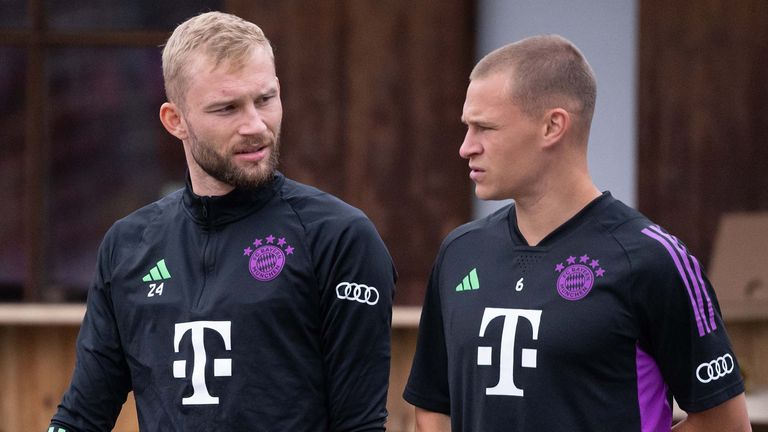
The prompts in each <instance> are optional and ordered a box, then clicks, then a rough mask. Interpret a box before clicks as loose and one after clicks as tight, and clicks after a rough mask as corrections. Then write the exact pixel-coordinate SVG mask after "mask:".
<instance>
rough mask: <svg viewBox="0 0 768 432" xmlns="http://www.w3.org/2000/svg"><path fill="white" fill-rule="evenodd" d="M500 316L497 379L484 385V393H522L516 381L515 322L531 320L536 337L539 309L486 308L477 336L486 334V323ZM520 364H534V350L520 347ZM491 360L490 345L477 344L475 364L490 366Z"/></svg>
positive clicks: (514, 394) (509, 394) (531, 366)
mask: <svg viewBox="0 0 768 432" xmlns="http://www.w3.org/2000/svg"><path fill="white" fill-rule="evenodd" d="M498 317H502V319H503V320H504V326H503V327H502V330H501V349H500V353H499V363H500V364H499V383H498V384H496V385H495V386H494V387H488V388H486V389H485V394H487V395H501V396H522V395H523V389H520V388H517V386H516V385H515V334H516V333H517V322H518V321H519V319H520V318H524V319H526V320H528V321H529V322H530V323H531V328H532V329H533V340H537V339H538V338H539V323H540V322H541V311H540V310H528V309H503V308H485V311H484V312H483V322H482V324H480V337H485V329H486V327H488V323H490V322H491V321H493V320H494V319H496V318H498ZM520 363H521V364H520V366H522V367H526V368H535V367H536V350H535V349H530V348H522V359H521V362H520ZM492 364H493V347H489V346H481V347H478V348H477V365H478V366H491V365H492Z"/></svg>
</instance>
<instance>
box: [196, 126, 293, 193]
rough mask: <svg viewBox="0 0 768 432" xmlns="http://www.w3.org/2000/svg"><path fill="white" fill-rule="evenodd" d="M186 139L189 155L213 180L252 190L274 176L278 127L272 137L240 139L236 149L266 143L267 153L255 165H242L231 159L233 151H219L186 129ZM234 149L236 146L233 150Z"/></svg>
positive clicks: (278, 153) (278, 141)
mask: <svg viewBox="0 0 768 432" xmlns="http://www.w3.org/2000/svg"><path fill="white" fill-rule="evenodd" d="M189 140H190V149H191V153H192V158H193V159H194V160H195V162H196V163H197V165H198V166H200V168H202V170H203V171H205V172H206V174H208V175H209V176H211V177H213V178H215V179H216V180H218V181H220V182H222V183H226V184H228V185H230V186H234V187H235V188H237V189H256V188H259V187H260V186H262V185H264V184H267V183H269V182H270V181H272V179H273V178H274V176H275V171H276V170H277V164H278V162H279V159H280V130H279V129H278V131H277V133H276V134H275V135H273V136H266V135H265V136H263V137H258V138H252V139H248V140H244V141H243V142H242V143H240V145H239V146H238V148H248V147H254V146H257V145H259V146H261V145H263V144H267V146H268V147H269V148H270V152H269V156H268V157H267V158H266V159H263V160H261V161H260V162H259V163H258V164H256V165H252V166H249V167H247V168H243V167H241V166H238V165H236V164H235V163H234V162H233V161H232V157H233V156H234V154H233V153H228V154H220V153H219V152H217V151H216V149H215V145H214V144H212V143H211V142H209V141H202V140H200V139H198V137H197V135H196V134H195V133H194V131H193V130H192V129H191V128H190V129H189ZM235 150H237V149H235Z"/></svg>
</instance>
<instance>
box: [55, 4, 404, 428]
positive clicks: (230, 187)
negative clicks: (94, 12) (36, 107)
mask: <svg viewBox="0 0 768 432" xmlns="http://www.w3.org/2000/svg"><path fill="white" fill-rule="evenodd" d="M163 75H164V78H165V87H166V94H167V97H168V102H167V103H164V104H163V105H162V107H161V108H160V120H161V122H162V123H163V125H164V126H165V128H166V129H167V130H168V131H169V132H170V133H171V134H173V135H174V136H176V137H177V138H179V139H180V140H181V141H182V143H183V145H184V153H185V156H186V161H187V166H188V177H187V184H186V187H185V188H184V189H182V190H179V191H177V192H175V193H172V194H170V195H169V196H167V197H165V198H163V199H161V200H159V201H157V202H155V203H153V204H151V205H149V206H147V207H144V208H142V209H140V210H138V211H136V212H134V213H133V214H131V215H129V216H128V217H126V218H124V219H122V220H120V221H118V222H117V223H116V224H115V225H114V226H113V227H112V228H111V229H110V230H109V232H108V233H107V235H106V237H105V239H104V241H103V243H102V245H101V248H100V250H99V260H98V267H97V272H96V276H95V279H94V283H93V285H92V286H91V288H90V291H89V294H88V304H87V312H86V315H85V318H84V321H83V324H82V327H81V330H80V335H79V336H78V342H77V363H76V366H75V371H74V374H73V377H72V382H71V385H70V387H69V389H68V390H67V392H66V393H65V394H64V397H63V400H62V402H61V404H60V405H59V409H58V412H57V413H56V415H55V416H54V417H53V420H52V423H51V426H50V428H49V430H53V431H57V432H60V431H67V432H69V431H95V430H111V429H112V427H113V426H114V423H115V420H116V418H117V416H118V414H119V412H120V409H121V406H122V404H123V402H124V401H125V399H126V395H127V393H128V392H129V391H131V390H132V391H133V392H134V396H135V399H136V406H137V411H138V418H139V426H140V429H141V430H147V431H171V430H174V431H192V430H200V431H213V430H222V431H246V430H247V431H267V430H270V431H289V430H290V431H313V432H314V431H347V430H350V431H351V430H355V431H361V430H366V431H374V430H384V422H385V420H386V416H387V411H386V396H387V384H388V376H389V358H390V338H389V336H390V333H389V332H390V322H391V305H392V297H393V292H394V283H395V277H396V275H395V270H394V266H393V263H392V260H391V258H390V256H389V254H388V252H387V250H386V248H385V246H384V244H383V242H382V241H381V239H380V237H379V236H378V234H377V232H376V230H375V228H374V227H373V225H372V224H371V222H370V221H369V220H368V219H367V218H366V217H365V215H364V214H363V213H362V212H360V211H359V210H357V209H355V208H353V207H351V206H349V205H347V204H345V203H343V202H342V201H340V200H338V199H337V198H335V197H333V196H330V195H328V194H326V193H324V192H321V191H319V190H317V189H314V188H311V187H308V186H305V185H302V184H299V183H297V182H294V181H291V180H289V179H287V178H285V177H284V176H283V175H282V174H281V173H279V172H277V171H276V165H277V160H278V156H277V155H278V148H279V135H280V122H281V119H282V106H281V102H280V83H279V81H278V79H277V76H276V74H275V64H274V57H273V53H272V48H271V46H270V44H269V41H268V40H267V39H266V37H265V36H264V34H263V33H262V31H261V29H259V27H257V26H256V25H254V24H252V23H250V22H247V21H244V20H242V19H240V18H238V17H235V16H232V15H228V14H223V13H218V12H212V13H206V14H202V15H199V16H197V17H194V18H192V19H190V20H188V21H186V22H184V23H182V24H181V25H180V26H179V27H177V28H176V30H175V31H174V32H173V34H172V35H171V37H170V39H169V40H168V42H167V44H166V45H165V47H164V49H163Z"/></svg>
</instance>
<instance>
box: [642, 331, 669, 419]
mask: <svg viewBox="0 0 768 432" xmlns="http://www.w3.org/2000/svg"><path fill="white" fill-rule="evenodd" d="M636 352H637V355H636V360H635V361H636V365H637V402H638V404H639V405H640V406H639V409H640V430H641V432H658V431H668V430H670V429H671V428H672V407H671V406H669V401H668V400H667V384H666V383H665V382H664V378H662V376H661V371H660V370H659V367H658V365H657V364H656V361H655V360H654V359H653V357H651V356H650V355H649V354H648V353H646V352H645V351H643V350H642V349H641V348H640V346H636Z"/></svg>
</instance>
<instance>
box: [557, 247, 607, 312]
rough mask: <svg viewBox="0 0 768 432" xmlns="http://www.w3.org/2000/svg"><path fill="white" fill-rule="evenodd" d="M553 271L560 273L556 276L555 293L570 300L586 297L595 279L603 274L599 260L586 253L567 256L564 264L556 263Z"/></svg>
mask: <svg viewBox="0 0 768 432" xmlns="http://www.w3.org/2000/svg"><path fill="white" fill-rule="evenodd" d="M577 261H578V262H577ZM555 271H556V272H557V273H559V274H560V276H559V277H558V278H557V293H558V294H560V297H562V298H564V299H566V300H570V301H576V300H581V299H583V298H584V297H586V296H587V294H589V292H590V291H592V287H593V286H594V285H595V279H596V278H599V277H603V275H605V270H604V269H603V268H602V267H600V261H599V260H597V259H594V258H590V257H589V255H587V254H584V255H582V256H580V257H575V256H569V257H568V258H567V259H566V260H565V264H563V263H557V265H556V266H555Z"/></svg>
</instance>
